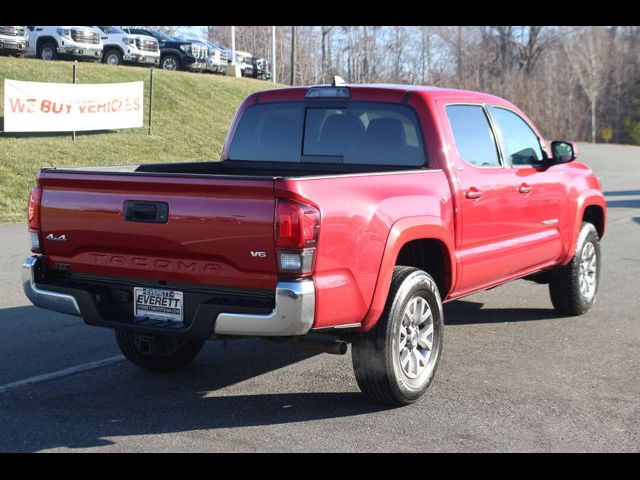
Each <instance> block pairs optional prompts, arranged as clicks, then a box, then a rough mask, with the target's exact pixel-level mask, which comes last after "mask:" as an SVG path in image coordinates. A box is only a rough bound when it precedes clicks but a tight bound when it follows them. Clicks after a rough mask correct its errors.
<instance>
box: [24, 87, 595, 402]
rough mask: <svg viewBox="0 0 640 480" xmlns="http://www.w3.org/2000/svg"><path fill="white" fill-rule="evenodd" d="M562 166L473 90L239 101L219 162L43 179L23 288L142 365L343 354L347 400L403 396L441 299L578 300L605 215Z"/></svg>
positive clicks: (580, 169)
mask: <svg viewBox="0 0 640 480" xmlns="http://www.w3.org/2000/svg"><path fill="white" fill-rule="evenodd" d="M576 155H577V151H576V146H575V145H574V144H573V143H571V142H566V141H554V142H551V143H550V144H548V143H547V142H545V141H544V140H543V137H542V135H541V134H540V132H539V131H538V129H537V128H536V127H535V126H534V124H533V123H532V122H531V121H530V120H529V119H528V118H527V116H526V115H525V113H524V112H522V111H521V110H520V109H519V108H518V107H516V106H515V105H513V104H512V103H510V102H509V101H507V100H505V99H503V98H500V97H497V96H494V95H489V94H485V93H479V92H473V91H463V90H453V89H446V88H433V87H424V86H400V85H346V84H344V83H343V82H341V81H339V79H338V80H334V83H333V84H332V85H323V86H312V87H295V88H283V89H275V90H268V91H263V92H259V93H253V94H251V95H249V96H248V97H247V98H246V99H245V100H244V101H243V102H242V104H241V105H240V106H239V108H238V110H237V112H236V115H235V117H234V119H233V121H232V124H231V126H230V129H229V131H228V134H227V138H226V140H225V143H224V147H223V152H222V158H221V161H220V162H215V161H214V162H191V163H162V164H144V165H131V166H114V167H87V168H43V169H42V170H41V171H40V173H39V174H38V177H37V186H36V187H34V188H33V190H32V192H31V196H30V200H29V222H28V227H29V231H30V233H31V249H32V251H33V253H34V255H33V256H30V257H28V258H27V259H26V260H25V261H24V263H23V265H22V273H23V285H24V290H25V292H26V294H27V296H28V297H29V299H31V301H32V302H33V303H34V304H35V305H37V306H40V307H43V308H48V309H51V310H56V311H59V312H65V313H69V314H73V315H79V316H81V317H82V318H83V319H84V321H85V322H86V323H87V324H89V325H96V326H101V327H107V328H110V329H113V330H114V331H115V337H116V340H117V342H118V345H119V346H120V348H121V350H122V352H123V354H124V355H125V357H126V358H127V359H129V360H130V361H131V362H132V363H133V364H135V365H137V366H139V367H142V368H145V369H148V370H152V371H168V370H177V369H181V368H183V367H185V366H187V365H188V364H189V363H190V362H191V361H192V360H193V359H194V358H195V356H196V355H197V354H198V352H199V351H200V349H201V348H202V345H203V343H204V342H205V341H206V340H231V339H235V338H246V337H262V338H264V339H268V340H271V341H272V342H290V343H292V344H294V345H298V346H300V347H306V348H311V349H315V350H319V351H325V352H330V353H345V352H346V350H347V345H348V344H351V353H352V359H353V368H354V372H355V376H356V379H357V383H358V385H359V387H360V389H361V390H362V391H363V392H364V393H365V394H366V395H368V396H369V397H371V398H372V399H373V400H375V401H377V402H382V403H386V404H391V405H403V404H408V403H411V402H413V401H415V400H417V399H418V398H419V397H420V396H421V395H422V394H423V393H424V392H425V391H426V389H427V387H428V386H429V384H430V383H431V381H432V379H433V377H434V373H435V371H436V367H437V365H438V361H439V359H440V357H441V353H442V346H443V325H444V315H443V308H442V304H443V302H449V301H451V300H454V299H458V298H461V297H464V296H466V295H470V294H472V293H474V292H478V291H480V290H484V289H488V288H492V287H495V286H497V285H501V284H504V283H506V282H509V281H511V280H515V279H520V278H526V279H529V280H532V281H536V282H539V283H547V284H548V288H549V292H550V297H551V302H552V304H553V306H554V307H555V309H556V310H557V312H558V313H559V314H560V315H580V314H583V313H585V312H587V311H588V310H589V309H590V308H591V307H592V306H593V304H594V302H595V301H596V294H597V290H598V282H599V278H600V239H601V238H602V236H603V234H604V231H605V217H606V205H605V200H604V197H603V194H602V191H601V187H600V183H599V180H598V179H597V177H596V176H594V174H593V172H592V170H591V169H590V167H588V166H587V165H585V164H583V163H579V162H577V161H575V159H576Z"/></svg>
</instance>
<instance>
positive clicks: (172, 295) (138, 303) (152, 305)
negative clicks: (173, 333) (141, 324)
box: [133, 287, 184, 323]
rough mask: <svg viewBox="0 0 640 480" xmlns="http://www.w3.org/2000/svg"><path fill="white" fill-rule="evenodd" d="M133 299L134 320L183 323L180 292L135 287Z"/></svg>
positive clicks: (182, 303)
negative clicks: (149, 319)
mask: <svg viewBox="0 0 640 480" xmlns="http://www.w3.org/2000/svg"><path fill="white" fill-rule="evenodd" d="M133 297H134V302H133V316H134V317H136V318H151V319H153V320H165V321H167V322H180V323H182V322H183V321H184V310H183V305H184V302H183V301H182V300H183V299H182V292H179V291H177V290H162V289H159V288H147V287H135V288H134V289H133Z"/></svg>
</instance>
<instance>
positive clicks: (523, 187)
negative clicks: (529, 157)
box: [518, 183, 531, 193]
mask: <svg viewBox="0 0 640 480" xmlns="http://www.w3.org/2000/svg"><path fill="white" fill-rule="evenodd" d="M518 193H531V187H530V186H529V185H527V184H526V183H523V184H522V185H520V186H519V187H518Z"/></svg>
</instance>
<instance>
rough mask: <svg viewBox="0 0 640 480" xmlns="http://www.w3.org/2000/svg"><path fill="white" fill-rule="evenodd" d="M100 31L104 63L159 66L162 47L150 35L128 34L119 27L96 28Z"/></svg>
mask: <svg viewBox="0 0 640 480" xmlns="http://www.w3.org/2000/svg"><path fill="white" fill-rule="evenodd" d="M95 28H97V29H99V30H100V32H101V35H100V38H101V40H102V45H103V55H102V62H103V63H107V64H109V65H122V64H123V63H138V64H152V65H158V64H159V63H160V46H159V44H158V41H157V40H156V39H155V38H153V37H150V36H149V35H140V34H133V33H127V32H125V31H124V30H122V29H121V28H118V27H102V26H99V27H95Z"/></svg>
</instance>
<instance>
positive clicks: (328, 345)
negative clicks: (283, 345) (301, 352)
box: [288, 338, 349, 355]
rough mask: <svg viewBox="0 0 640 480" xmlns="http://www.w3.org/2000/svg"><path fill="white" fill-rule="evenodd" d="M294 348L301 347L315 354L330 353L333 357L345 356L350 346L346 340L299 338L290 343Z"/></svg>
mask: <svg viewBox="0 0 640 480" xmlns="http://www.w3.org/2000/svg"><path fill="white" fill-rule="evenodd" d="M288 343H289V344H290V345H292V346H294V347H300V348H303V349H305V350H311V351H313V352H320V353H330V354H332V355H344V354H345V353H347V350H348V348H349V346H348V345H349V344H348V343H347V342H345V341H344V340H312V339H309V338H299V339H295V340H291V341H290V342H288Z"/></svg>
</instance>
